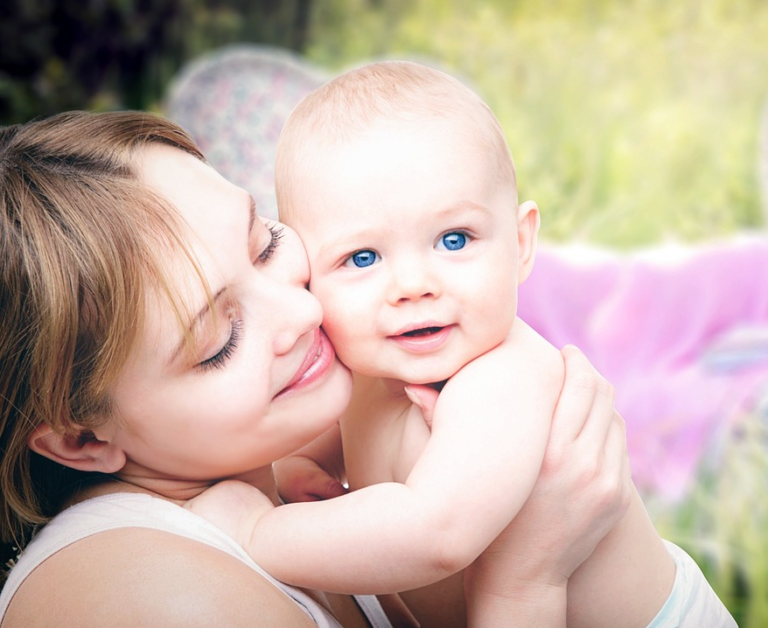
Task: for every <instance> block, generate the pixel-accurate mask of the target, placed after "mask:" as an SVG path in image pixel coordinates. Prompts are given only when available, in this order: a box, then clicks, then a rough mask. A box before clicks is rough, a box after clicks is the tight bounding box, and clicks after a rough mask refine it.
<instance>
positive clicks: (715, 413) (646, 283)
mask: <svg viewBox="0 0 768 628" xmlns="http://www.w3.org/2000/svg"><path fill="white" fill-rule="evenodd" d="M519 313H520V317H521V318H522V319H523V320H525V321H526V322H528V323H529V324H530V325H531V326H532V327H534V329H536V330H537V331H538V332H539V333H541V334H542V335H543V336H544V337H545V338H547V339H548V340H549V341H550V342H552V343H553V344H554V345H555V346H558V347H561V346H563V345H564V344H567V343H571V344H575V345H577V346H578V347H580V348H581V349H582V350H583V351H584V352H585V353H586V355H587V356H588V357H589V358H590V360H591V361H592V363H593V364H594V365H595V367H597V369H598V370H599V371H600V372H601V373H602V374H603V375H605V376H606V378H607V379H608V380H609V381H611V382H612V383H613V384H614V386H615V387H616V405H617V407H618V410H619V411H620V412H621V414H622V416H623V417H624V419H625V420H626V422H627V440H628V446H629V450H630V458H631V460H632V469H633V475H634V477H635V481H636V483H637V484H638V485H639V486H640V487H641V488H644V489H647V490H653V491H654V492H658V493H661V494H662V495H664V496H666V497H668V498H670V499H676V498H679V497H680V496H682V495H683V494H684V493H685V491H686V488H687V487H688V486H689V483H690V481H691V479H692V477H693V475H694V474H695V472H696V470H697V468H698V465H699V462H700V461H701V457H702V455H703V454H704V452H705V451H712V452H714V451H716V443H717V436H718V434H719V433H722V432H721V431H722V430H724V429H727V428H728V425H729V423H730V422H732V421H733V420H735V419H736V418H737V417H738V416H739V414H740V413H742V412H744V411H745V410H750V409H752V408H754V406H755V404H756V403H757V401H758V399H759V398H760V397H761V396H762V395H763V393H764V390H765V388H766V385H767V384H768V238H766V237H765V236H762V237H760V238H747V237H744V238H739V239H736V240H734V241H730V242H726V243H717V244H709V245H707V246H699V247H695V248H693V247H692V248H684V247H668V248H660V249H656V250H652V251H644V252H641V253H632V254H626V255H622V254H618V253H608V252H600V251H594V250H585V249H580V248H577V247H568V248H556V247H549V248H547V247H540V249H539V252H538V254H537V258H536V264H535V267H534V270H533V273H532V275H531V277H530V278H529V279H528V281H527V282H526V283H525V284H523V285H522V286H521V289H520V305H519Z"/></svg>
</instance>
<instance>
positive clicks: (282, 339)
mask: <svg viewBox="0 0 768 628" xmlns="http://www.w3.org/2000/svg"><path fill="white" fill-rule="evenodd" d="M282 292H283V295H282V298H281V299H280V302H279V304H278V305H277V307H276V311H275V317H274V319H273V320H274V322H275V326H276V329H275V334H274V335H273V337H272V350H273V351H274V352H275V355H284V354H286V353H288V352H289V351H290V350H291V349H292V348H293V346H294V345H295V344H296V342H297V341H298V340H299V338H301V337H302V336H304V335H305V334H306V333H308V332H310V331H312V330H314V329H317V328H318V327H320V323H322V322H323V310H322V308H321V307H320V302H319V301H318V300H317V298H315V296H314V295H312V294H311V293H310V292H309V291H308V290H307V289H306V288H303V287H298V286H286V289H285V290H283V291H282Z"/></svg>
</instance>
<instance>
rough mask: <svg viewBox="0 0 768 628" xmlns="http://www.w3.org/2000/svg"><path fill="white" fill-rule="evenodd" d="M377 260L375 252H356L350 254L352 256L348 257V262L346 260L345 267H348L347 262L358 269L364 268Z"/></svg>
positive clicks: (368, 250)
mask: <svg viewBox="0 0 768 628" xmlns="http://www.w3.org/2000/svg"><path fill="white" fill-rule="evenodd" d="M378 259H379V256H378V254H377V253H376V251H371V250H370V249H366V250H364V251H358V252H357V253H352V255H350V256H349V260H347V265H349V262H352V264H354V265H355V266H357V267H358V268H366V267H367V266H370V265H371V264H373V263H375V262H376V261H377V260H378Z"/></svg>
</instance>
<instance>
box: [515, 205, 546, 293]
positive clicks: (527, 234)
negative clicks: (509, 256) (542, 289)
mask: <svg viewBox="0 0 768 628" xmlns="http://www.w3.org/2000/svg"><path fill="white" fill-rule="evenodd" d="M540 224H541V218H540V216H539V208H538V206H537V205H536V203H534V202H533V201H526V202H525V203H523V204H522V205H520V206H519V207H518V208H517V283H518V284H521V283H523V282H524V281H525V280H526V279H528V275H530V274H531V270H532V269H533V260H534V258H535V257H536V239H537V237H538V234H539V225H540Z"/></svg>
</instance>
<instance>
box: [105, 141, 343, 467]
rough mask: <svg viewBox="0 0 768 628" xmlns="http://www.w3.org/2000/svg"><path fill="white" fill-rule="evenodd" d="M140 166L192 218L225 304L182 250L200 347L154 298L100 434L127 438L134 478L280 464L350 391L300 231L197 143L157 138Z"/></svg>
mask: <svg viewBox="0 0 768 628" xmlns="http://www.w3.org/2000/svg"><path fill="white" fill-rule="evenodd" d="M139 166H140V173H141V177H142V179H143V180H144V181H145V182H146V183H148V184H149V185H150V186H151V187H152V188H154V189H155V190H156V191H157V192H159V193H160V194H162V195H163V197H165V198H166V199H168V200H169V201H170V202H171V203H172V204H173V205H174V206H175V207H176V208H177V209H178V211H179V213H180V214H181V217H182V218H183V220H184V221H185V222H186V223H187V225H188V226H189V229H190V231H191V233H192V237H191V239H190V245H191V248H192V251H193V252H194V254H195V255H196V256H197V259H198V260H199V263H200V267H201V269H202V272H203V274H204V275H205V278H206V280H207V282H208V284H209V286H210V294H211V295H212V296H213V306H212V307H209V306H208V303H209V301H208V298H207V297H206V292H205V289H204V287H203V285H202V283H201V281H200V278H199V277H198V275H197V274H196V273H195V271H194V269H193V267H192V266H191V265H190V264H189V262H188V261H184V260H182V259H181V258H180V256H176V255H169V264H170V269H171V275H170V277H171V279H172V280H173V282H174V287H176V288H178V289H180V290H181V296H182V298H183V300H184V304H185V306H186V308H187V309H188V310H189V312H190V314H189V315H188V316H186V319H187V320H185V322H184V325H188V326H189V332H190V335H191V337H192V339H193V342H192V343H191V347H190V346H189V345H187V344H185V341H184V332H183V328H182V326H181V325H179V322H178V319H177V317H176V316H175V315H174V314H173V312H172V311H171V309H170V307H169V306H168V305H167V304H166V302H165V301H164V300H163V299H160V298H157V299H153V300H152V302H153V303H155V306H153V307H151V308H150V312H149V314H148V323H147V328H146V330H145V332H144V334H143V336H142V337H141V338H140V339H139V342H138V344H137V347H136V348H135V350H134V353H133V356H132V358H131V359H130V360H129V363H128V364H127V366H126V368H125V370H124V372H123V373H122V375H121V377H120V378H119V380H118V382H117V383H116V385H115V387H114V390H113V399H114V402H115V408H116V418H115V420H113V421H111V422H110V423H109V424H108V425H106V426H104V427H103V428H102V429H101V431H100V432H99V431H97V432H96V435H97V437H99V438H103V437H109V439H110V441H111V442H112V443H114V444H116V445H118V446H119V447H120V448H121V449H122V450H123V451H124V452H125V454H126V456H127V459H128V462H127V464H126V466H125V467H124V468H123V470H122V471H121V474H122V475H123V476H124V477H126V478H128V477H130V478H139V477H149V478H164V477H173V478H178V479H195V480H209V479H215V478H220V477H227V476H233V475H238V474H243V473H247V472H248V471H251V470H255V469H258V468H260V467H262V466H265V465H268V464H270V463H271V462H273V461H274V460H276V459H278V458H280V457H282V456H284V455H286V454H289V453H291V452H292V451H294V450H296V449H297V448H298V447H301V446H302V445H304V444H306V443H308V442H309V441H310V440H312V439H313V438H315V437H316V436H318V435H319V434H321V433H322V432H323V431H325V430H326V429H327V428H329V427H330V426H331V425H332V424H333V423H334V422H335V421H336V420H337V419H338V417H339V415H340V414H341V413H342V412H343V410H344V408H345V407H346V405H347V403H348V401H349V397H350V393H351V378H350V376H349V373H348V372H347V371H346V369H345V368H344V367H343V366H342V365H341V364H340V363H339V362H338V360H336V359H335V355H334V352H333V348H332V346H331V345H330V343H329V342H328V340H327V338H326V337H325V335H324V334H323V333H322V332H321V331H320V329H319V325H320V322H321V319H322V312H321V310H320V306H319V304H318V302H317V300H316V299H315V298H314V297H313V296H312V295H311V294H310V293H309V292H307V290H306V289H305V286H306V283H307V281H308V280H309V270H308V265H307V260H306V256H305V253H304V249H303V247H302V245H301V242H300V241H299V239H298V237H297V236H296V234H295V233H294V232H292V231H291V230H289V229H287V228H283V227H282V226H281V225H277V224H275V223H271V224H270V225H269V226H267V225H265V224H264V223H263V222H262V221H261V220H260V219H258V218H257V217H256V216H255V212H254V206H253V201H252V199H251V197H250V196H249V195H248V194H247V193H246V192H244V191H243V190H242V189H240V188H237V187H235V186H234V185H232V184H231V183H229V182H228V181H226V180H225V179H223V178H222V177H221V176H219V175H218V174H217V173H216V172H215V171H214V170H213V169H211V168H210V167H209V166H207V165H206V164H204V163H202V162H200V161H199V160H197V159H196V158H195V157H193V156H191V155H188V154H186V153H184V152H182V151H180V150H177V149H173V148H169V147H165V146H159V145H156V146H152V147H150V148H148V149H146V150H145V152H144V153H143V154H142V156H141V158H140V161H139ZM187 309H185V310H184V312H186V311H187ZM190 348H191V351H190Z"/></svg>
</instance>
